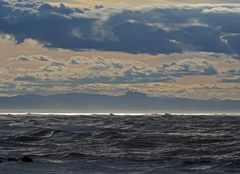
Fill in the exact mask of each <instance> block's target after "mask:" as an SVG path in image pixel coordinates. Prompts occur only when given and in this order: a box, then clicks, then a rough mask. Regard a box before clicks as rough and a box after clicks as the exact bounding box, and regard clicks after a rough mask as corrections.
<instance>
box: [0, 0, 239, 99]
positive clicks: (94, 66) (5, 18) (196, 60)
mask: <svg viewBox="0 0 240 174" xmlns="http://www.w3.org/2000/svg"><path fill="white" fill-rule="evenodd" d="M239 18H240V1H239V0H199V1H196V0H195V1H194V0H181V1H180V0H144V1H140V0H121V1H118V2H116V1H112V0H98V1H96V0H91V1H90V0H39V1H36V0H0V96H15V95H24V94H41V95H50V94H56V93H73V92H79V93H96V94H108V95H121V94H124V93H125V92H126V91H138V92H142V93H146V94H147V95H149V96H160V97H161V96H168V97H177V98H178V97H180V98H191V99H212V98H218V99H221V100H223V99H232V100H240V47H239V45H240V21H239Z"/></svg>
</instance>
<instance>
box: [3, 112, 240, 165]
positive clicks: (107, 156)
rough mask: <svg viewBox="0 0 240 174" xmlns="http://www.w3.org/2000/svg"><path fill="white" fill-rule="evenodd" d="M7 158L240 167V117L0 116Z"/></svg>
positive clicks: (4, 155) (5, 156)
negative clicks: (22, 157) (26, 157)
mask: <svg viewBox="0 0 240 174" xmlns="http://www.w3.org/2000/svg"><path fill="white" fill-rule="evenodd" d="M0 119H1V123H0V127H1V130H0V154H2V156H1V157H2V158H9V157H16V158H20V157H21V156H23V155H28V156H31V157H32V158H34V161H43V162H44V161H45V162H47V161H49V160H50V161H51V160H52V161H54V160H58V161H62V162H67V161H77V160H84V161H86V160H87V161H94V160H109V161H132V162H145V163H155V164H156V165H157V166H162V167H176V168H195V169H198V168H202V167H205V168H207V169H223V170H224V169H236V170H238V169H239V168H240V127H239V125H240V117H228V116H226V117H223V116H222V117H209V116H171V117H164V116H157V117H155V116H131V117H122V116H114V117H106V116H104V117H101V116H92V117H91V116H66V117H64V116H62V117H60V116H59V117H53V116H49V117H41V116H35V117H27V116H18V117H16V116H14V117H11V116H8V117H6V116H4V117H0Z"/></svg>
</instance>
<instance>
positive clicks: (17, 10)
mask: <svg viewBox="0 0 240 174" xmlns="http://www.w3.org/2000/svg"><path fill="white" fill-rule="evenodd" d="M239 17H240V5H237V4H234V5H230V4H228V5H226V4H225V5H215V6H213V5H205V6H200V5H199V6H196V5H195V6H191V5H189V6H186V5H184V6H175V7H174V6H166V7H151V8H139V9H135V10H123V9H118V10H117V9H107V8H104V7H102V6H101V8H95V9H80V8H69V7H66V6H64V5H61V6H59V7H56V6H51V5H49V4H46V3H42V2H36V1H10V2H7V1H2V2H0V18H1V20H0V32H1V33H4V34H10V35H13V36H14V37H15V39H16V41H17V42H18V43H20V42H23V41H24V40H25V39H27V38H32V39H35V40H38V41H39V42H41V43H43V44H44V45H45V46H46V47H54V48H67V49H71V50H86V49H95V50H103V51H122V52H129V53H150V54H158V53H167V54H169V53H174V52H184V51H206V52H215V53H226V54H232V55H233V54H240V48H239V47H238V45H239V44H240V34H239V31H240V23H239Z"/></svg>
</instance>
